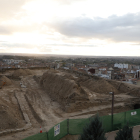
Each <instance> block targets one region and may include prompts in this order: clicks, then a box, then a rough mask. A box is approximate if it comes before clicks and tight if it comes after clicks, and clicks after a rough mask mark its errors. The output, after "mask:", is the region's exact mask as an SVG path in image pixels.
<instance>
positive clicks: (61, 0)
mask: <svg viewBox="0 0 140 140" xmlns="http://www.w3.org/2000/svg"><path fill="white" fill-rule="evenodd" d="M54 1H56V2H58V3H59V4H65V5H69V4H72V3H74V2H80V1H85V0H54Z"/></svg>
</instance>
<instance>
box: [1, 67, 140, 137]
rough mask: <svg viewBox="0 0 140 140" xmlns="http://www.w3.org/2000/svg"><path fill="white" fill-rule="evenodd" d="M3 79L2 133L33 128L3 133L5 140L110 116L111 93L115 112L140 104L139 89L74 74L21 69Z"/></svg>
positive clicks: (7, 72) (60, 71)
mask: <svg viewBox="0 0 140 140" xmlns="http://www.w3.org/2000/svg"><path fill="white" fill-rule="evenodd" d="M0 78H3V79H5V81H7V84H6V85H4V86H3V87H2V89H0V132H3V131H6V130H8V129H10V130H11V129H14V130H19V129H22V128H25V126H26V125H28V126H30V127H28V129H24V131H21V132H19V131H17V132H16V131H14V132H13V133H3V134H2V135H0V139H3V140H21V139H24V138H26V137H28V136H30V135H33V134H36V133H39V128H40V126H41V127H42V129H43V131H48V130H49V129H50V128H51V127H53V126H54V125H55V124H57V123H59V122H61V121H63V120H65V119H67V118H87V117H90V116H93V115H94V114H96V113H99V115H108V114H110V112H111V101H112V97H111V95H110V94H109V92H114V94H115V98H114V100H115V103H114V113H118V112H123V111H127V110H132V109H134V105H136V104H139V96H140V87H138V86H136V85H130V84H125V83H122V82H117V81H113V80H105V79H102V78H98V77H95V76H91V75H87V74H82V73H78V72H74V71H63V70H57V71H56V70H48V69H42V70H37V69H36V70H28V69H19V70H15V71H10V70H9V71H6V72H5V73H1V74H0ZM11 132H12V131H11ZM0 134H1V133H0ZM66 138H67V137H66ZM64 139H65V138H64Z"/></svg>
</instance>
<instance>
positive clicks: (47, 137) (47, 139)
mask: <svg viewBox="0 0 140 140" xmlns="http://www.w3.org/2000/svg"><path fill="white" fill-rule="evenodd" d="M46 133H47V140H49V137H48V131H47V132H46Z"/></svg>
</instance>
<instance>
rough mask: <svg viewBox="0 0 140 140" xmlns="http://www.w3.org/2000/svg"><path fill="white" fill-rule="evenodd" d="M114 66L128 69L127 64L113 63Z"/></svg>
mask: <svg viewBox="0 0 140 140" xmlns="http://www.w3.org/2000/svg"><path fill="white" fill-rule="evenodd" d="M114 67H117V68H120V69H124V68H126V69H128V64H121V63H119V64H118V63H115V64H114Z"/></svg>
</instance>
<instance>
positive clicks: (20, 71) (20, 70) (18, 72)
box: [12, 69, 32, 77]
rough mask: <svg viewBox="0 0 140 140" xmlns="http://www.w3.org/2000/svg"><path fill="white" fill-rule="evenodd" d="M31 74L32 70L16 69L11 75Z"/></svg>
mask: <svg viewBox="0 0 140 140" xmlns="http://www.w3.org/2000/svg"><path fill="white" fill-rule="evenodd" d="M27 75H32V72H31V71H30V70H29V69H18V70H15V71H14V73H13V74H12V76H14V77H19V76H27Z"/></svg>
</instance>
